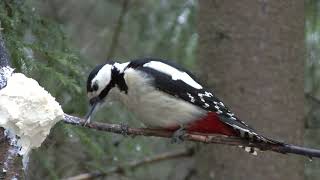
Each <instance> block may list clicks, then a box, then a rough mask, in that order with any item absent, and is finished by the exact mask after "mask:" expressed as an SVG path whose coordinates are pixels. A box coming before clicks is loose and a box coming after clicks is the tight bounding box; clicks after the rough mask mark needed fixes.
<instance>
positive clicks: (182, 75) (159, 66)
mask: <svg viewBox="0 0 320 180" xmlns="http://www.w3.org/2000/svg"><path fill="white" fill-rule="evenodd" d="M143 67H149V68H152V69H154V70H157V71H160V72H163V73H165V74H168V75H170V76H171V78H172V79H173V80H181V81H183V82H185V83H187V84H188V85H190V86H192V87H194V88H196V89H202V86H201V85H200V84H199V83H197V82H196V81H195V80H194V79H192V78H191V77H190V76H189V75H188V73H186V72H182V71H179V70H178V69H176V68H174V67H172V66H169V65H167V64H165V63H162V62H159V61H150V62H148V63H146V64H144V65H143Z"/></svg>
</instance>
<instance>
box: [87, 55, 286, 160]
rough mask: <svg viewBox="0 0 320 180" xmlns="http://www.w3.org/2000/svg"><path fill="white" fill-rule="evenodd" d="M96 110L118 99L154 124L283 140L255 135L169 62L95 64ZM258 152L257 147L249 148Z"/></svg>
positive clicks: (90, 88) (91, 86) (90, 84)
mask: <svg viewBox="0 0 320 180" xmlns="http://www.w3.org/2000/svg"><path fill="white" fill-rule="evenodd" d="M87 93H88V97H89V99H90V105H91V109H90V111H89V112H88V114H87V121H90V118H91V115H92V113H93V111H94V110H95V107H96V106H97V105H99V104H102V103H103V102H105V101H119V102H121V103H122V104H123V105H124V106H125V107H127V108H128V109H129V111H131V112H133V113H134V114H135V115H136V116H137V118H138V119H139V120H141V121H142V122H143V123H144V124H145V125H146V126H147V127H150V128H164V129H168V130H172V131H176V132H175V133H174V134H180V133H179V132H182V130H184V131H187V132H190V133H205V134H223V135H227V136H239V137H242V138H246V139H247V140H249V141H264V142H267V143H272V144H278V145H281V144H282V143H280V142H278V141H275V140H272V139H269V138H267V137H264V136H262V135H259V134H258V133H256V131H255V130H253V129H252V128H250V127H249V126H248V125H247V124H246V123H245V122H243V121H241V120H240V119H239V118H237V117H236V116H235V115H234V114H233V113H232V112H231V111H230V110H229V109H228V108H227V107H226V106H225V105H224V103H223V102H222V101H220V100H219V99H218V98H217V97H216V96H215V95H214V93H213V92H212V91H211V92H210V91H209V90H207V89H206V88H204V87H203V86H202V85H201V84H199V82H198V81H197V80H196V78H195V77H194V76H193V75H192V74H191V73H190V72H189V71H188V70H186V69H184V68H182V67H180V66H178V65H176V64H174V63H172V62H170V61H166V60H161V59H153V58H147V59H138V60H133V61H130V62H126V63H121V64H120V63H106V64H103V65H99V66H97V67H96V68H94V69H93V70H92V71H91V73H90V75H89V77H88V81H87ZM245 149H246V151H249V152H251V153H253V154H256V152H255V151H254V149H253V148H245Z"/></svg>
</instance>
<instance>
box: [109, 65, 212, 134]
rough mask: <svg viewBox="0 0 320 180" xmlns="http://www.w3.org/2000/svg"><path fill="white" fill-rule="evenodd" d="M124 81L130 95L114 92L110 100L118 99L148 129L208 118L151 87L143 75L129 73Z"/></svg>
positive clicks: (194, 107) (199, 110) (201, 111)
mask: <svg viewBox="0 0 320 180" xmlns="http://www.w3.org/2000/svg"><path fill="white" fill-rule="evenodd" d="M124 78H125V81H126V83H127V85H128V94H124V93H122V92H120V91H119V90H118V88H113V89H112V90H111V91H112V92H110V93H111V94H113V95H111V96H113V97H116V96H117V97H119V98H118V100H120V102H121V103H122V104H124V105H125V106H126V107H127V108H128V109H129V111H131V112H133V113H134V114H135V115H136V116H137V118H138V119H139V120H141V121H142V122H143V123H144V124H145V125H146V126H148V127H161V128H165V127H173V126H180V125H183V124H187V123H189V122H191V121H194V120H197V119H199V118H201V117H202V116H204V115H205V114H206V112H205V111H204V110H202V109H201V108H199V107H197V106H194V105H192V104H191V103H188V102H186V101H183V100H179V99H178V98H176V97H173V96H171V95H168V94H166V93H164V92H161V91H158V90H156V89H154V88H153V87H152V86H151V85H150V82H151V81H152V79H150V78H148V77H147V74H145V73H143V72H140V71H134V70H132V69H127V70H126V71H125V77H124ZM109 95H110V94H109ZM115 95H116V96H115ZM119 95H120V96H119Z"/></svg>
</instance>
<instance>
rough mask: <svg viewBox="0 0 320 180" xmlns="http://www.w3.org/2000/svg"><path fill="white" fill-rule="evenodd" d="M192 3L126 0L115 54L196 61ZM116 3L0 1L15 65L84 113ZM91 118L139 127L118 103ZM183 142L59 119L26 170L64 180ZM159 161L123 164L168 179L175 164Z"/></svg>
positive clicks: (71, 109)
mask: <svg viewBox="0 0 320 180" xmlns="http://www.w3.org/2000/svg"><path fill="white" fill-rule="evenodd" d="M196 6H197V5H196V4H195V1H192V0H191V1H183V0H178V1H169V0H165V1H156V0H152V1H141V0H134V1H130V5H129V10H128V12H127V14H126V16H125V18H124V23H123V27H122V29H121V33H120V37H119V44H118V46H117V47H116V51H115V53H114V58H115V59H118V58H122V59H131V58H138V57H148V56H149V57H150V56H152V57H162V58H167V59H172V60H176V61H178V63H180V64H183V65H185V66H188V67H189V68H190V67H191V68H193V65H194V64H195V50H196V45H197V33H196V30H195V19H196V17H195V14H196ZM121 8H122V3H121V1H113V0H109V1H94V3H90V2H89V1H86V0H79V1H77V2H76V3H75V1H64V0H50V1H43V2H42V1H37V0H12V1H9V0H5V1H0V21H1V27H2V28H3V31H2V32H3V34H4V37H5V40H6V45H7V47H8V49H9V51H10V54H11V59H12V65H13V67H14V68H15V69H16V72H22V73H24V74H26V75H27V76H29V77H32V78H34V79H36V80H37V81H38V82H39V83H40V85H41V86H43V87H45V89H46V90H48V91H49V92H50V93H51V94H52V95H53V96H54V97H56V99H57V100H58V102H59V103H60V104H61V105H62V107H63V109H64V111H65V112H66V113H69V114H76V115H79V116H81V115H83V114H84V112H85V110H86V107H87V99H86V94H85V82H86V77H87V74H88V73H89V71H90V70H91V68H92V66H94V64H97V63H101V62H103V61H104V58H105V57H106V56H107V54H108V52H106V49H109V48H108V47H110V46H111V44H110V42H111V39H112V36H113V34H114V33H113V31H114V29H115V28H114V24H116V23H115V22H116V19H117V18H118V16H119V12H120V11H121ZM70 19H71V20H70ZM75 49H77V50H75ZM102 59H103V60H102ZM95 119H99V120H103V119H108V122H113V123H119V122H124V123H128V124H130V125H133V126H141V124H140V123H138V122H137V121H135V119H134V117H133V116H132V115H131V114H129V113H127V112H125V111H124V109H123V108H119V107H118V106H112V107H108V108H105V109H104V110H101V111H100V112H99V113H98V114H97V115H96V116H95ZM181 146H182V145H171V144H168V143H167V141H164V140H163V139H161V140H160V139H159V140H157V139H156V140H155V139H151V138H142V137H139V138H128V137H123V136H121V135H115V134H111V133H104V132H97V131H93V130H87V129H84V128H81V127H74V126H68V125H65V124H63V123H58V124H57V125H56V126H55V127H54V128H53V129H52V132H51V133H50V136H49V137H48V138H47V139H46V141H45V143H44V144H43V145H42V146H41V148H39V149H37V150H35V151H33V152H32V155H31V157H30V161H31V162H30V166H29V169H28V176H29V178H30V179H61V178H62V177H69V176H73V175H76V174H78V173H84V172H90V171H96V170H107V169H109V168H111V167H114V166H117V165H118V164H122V163H124V162H128V161H130V160H136V159H141V158H143V157H146V156H149V155H153V154H155V153H160V152H161V151H166V150H168V149H174V148H176V147H179V148H181ZM161 166H163V168H161V170H160V166H155V167H154V168H153V167H149V168H146V169H143V168H141V169H139V171H137V172H135V171H134V172H130V171H128V176H130V177H131V179H143V178H145V177H153V178H151V179H167V177H168V175H167V174H169V172H170V171H173V170H174V166H175V165H174V164H170V163H165V162H164V163H163V164H162V165H161ZM164 167H165V168H164ZM173 172H174V171H173Z"/></svg>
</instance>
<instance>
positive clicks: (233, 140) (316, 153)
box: [64, 114, 320, 158]
mask: <svg viewBox="0 0 320 180" xmlns="http://www.w3.org/2000/svg"><path fill="white" fill-rule="evenodd" d="M64 122H65V123H67V124H72V125H78V126H82V127H84V123H85V120H83V119H81V118H79V117H75V116H70V115H68V114H65V116H64ZM85 128H91V129H96V130H100V131H107V132H112V133H117V134H126V135H132V136H156V137H164V138H171V137H172V133H173V132H172V131H166V130H161V129H149V128H128V127H125V126H123V125H119V124H108V123H99V122H92V123H89V124H87V125H86V126H85ZM184 139H185V140H187V141H195V142H203V143H213V144H225V145H231V146H250V147H255V148H258V149H261V150H264V151H267V150H268V151H274V152H277V153H282V154H287V153H291V154H298V155H303V156H307V157H309V158H311V157H317V158H320V150H317V149H311V148H305V147H301V146H295V145H292V144H285V145H275V144H270V143H264V142H248V141H247V140H245V139H242V138H238V137H228V136H223V135H203V134H201V135H200V134H189V133H187V134H186V135H185V136H184Z"/></svg>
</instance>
